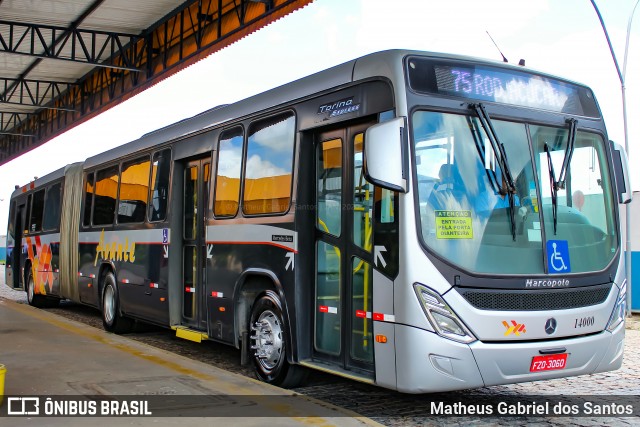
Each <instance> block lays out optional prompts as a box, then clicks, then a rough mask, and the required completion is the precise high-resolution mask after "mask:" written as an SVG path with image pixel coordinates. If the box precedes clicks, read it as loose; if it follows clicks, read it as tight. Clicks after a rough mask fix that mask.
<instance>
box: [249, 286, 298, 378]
mask: <svg viewBox="0 0 640 427" xmlns="http://www.w3.org/2000/svg"><path fill="white" fill-rule="evenodd" d="M250 322H251V323H250V328H251V332H250V334H251V335H250V344H251V347H250V348H251V350H250V352H251V353H250V355H249V356H250V357H251V359H252V360H253V366H254V369H255V372H256V377H258V379H259V380H261V381H264V382H266V383H269V384H272V385H276V386H280V387H285V388H290V387H295V386H297V385H300V384H301V383H302V382H303V381H304V379H305V378H306V376H307V370H306V369H304V368H303V367H301V366H298V365H292V364H290V363H289V362H288V361H287V352H288V344H287V342H288V330H287V328H286V325H285V323H284V321H283V316H282V304H281V303H280V298H279V297H278V296H277V294H276V293H275V292H272V291H267V292H265V293H263V294H261V295H260V296H259V297H258V298H257V299H256V301H255V303H254V304H253V308H252V310H251V320H250Z"/></svg>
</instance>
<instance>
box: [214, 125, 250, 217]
mask: <svg viewBox="0 0 640 427" xmlns="http://www.w3.org/2000/svg"><path fill="white" fill-rule="evenodd" d="M242 140H243V135H242V128H240V127H238V128H233V129H229V130H226V131H224V132H222V134H221V135H220V142H219V143H218V167H217V168H216V183H215V186H216V187H215V188H216V193H215V199H214V200H215V202H214V205H213V213H214V215H215V216H216V217H234V216H236V213H237V212H238V205H239V203H240V173H241V172H242Z"/></svg>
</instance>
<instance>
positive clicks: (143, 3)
mask: <svg viewBox="0 0 640 427" xmlns="http://www.w3.org/2000/svg"><path fill="white" fill-rule="evenodd" d="M182 3H183V1H181V0H136V1H131V0H106V1H105V2H104V3H103V4H101V5H100V7H99V8H98V9H97V10H96V11H95V12H94V13H92V14H91V15H89V16H88V17H87V19H85V21H84V22H83V23H82V25H81V26H80V28H88V29H92V30H101V31H114V32H120V33H132V34H139V33H140V32H141V31H143V30H144V29H146V28H148V27H150V26H151V25H152V24H154V23H155V22H157V21H159V20H160V19H161V18H163V17H164V16H165V15H167V14H168V13H169V12H170V11H172V10H173V9H175V8H176V7H178V6H180V5H181V4H182Z"/></svg>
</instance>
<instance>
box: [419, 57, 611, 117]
mask: <svg viewBox="0 0 640 427" xmlns="http://www.w3.org/2000/svg"><path fill="white" fill-rule="evenodd" d="M408 74H409V84H410V86H411V88H413V89H414V90H416V91H419V92H429V93H434V94H439V95H450V96H456V97H462V98H469V99H474V100H479V101H490V102H497V103H501V104H509V105H518V106H523V107H531V108H537V109H541V110H547V111H553V112H562V113H569V114H576V115H586V116H590V117H598V116H599V114H598V109H597V106H596V104H595V101H594V98H593V95H592V93H591V91H590V90H589V89H587V88H586V87H582V86H578V85H575V84H572V83H568V82H563V81H560V80H556V79H552V78H550V77H547V76H542V75H539V74H533V73H527V72H523V71H519V70H512V69H508V68H501V67H494V66H490V65H482V64H476V63H473V62H459V61H445V60H432V59H427V58H410V59H409V61H408Z"/></svg>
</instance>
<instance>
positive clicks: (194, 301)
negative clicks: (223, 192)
mask: <svg viewBox="0 0 640 427" xmlns="http://www.w3.org/2000/svg"><path fill="white" fill-rule="evenodd" d="M210 172H211V160H210V159H209V158H206V159H198V160H190V161H188V162H187V163H186V164H185V167H184V181H183V196H182V197H183V200H182V206H183V211H182V218H183V219H182V221H183V223H182V233H183V235H182V324H183V325H184V326H188V327H190V328H193V329H197V330H200V331H206V328H207V311H206V305H205V304H206V296H205V294H204V292H205V286H204V285H205V265H206V264H205V263H206V259H207V248H206V240H205V225H204V223H205V215H206V211H207V204H208V203H207V201H208V197H209V175H210Z"/></svg>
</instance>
